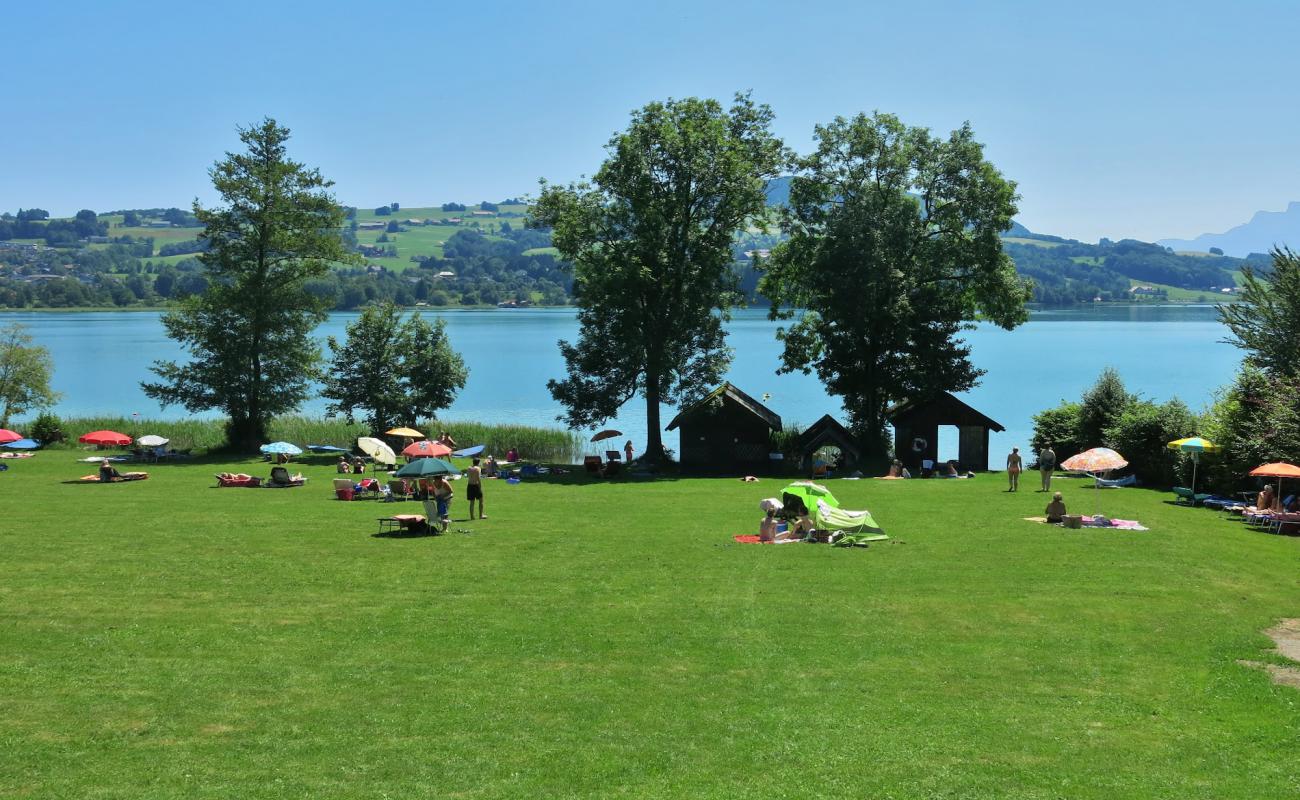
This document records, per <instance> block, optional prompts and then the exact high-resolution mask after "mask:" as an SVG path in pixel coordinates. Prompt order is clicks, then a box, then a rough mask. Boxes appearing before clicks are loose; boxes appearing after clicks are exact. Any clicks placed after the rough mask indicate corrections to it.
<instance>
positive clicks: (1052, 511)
mask: <svg viewBox="0 0 1300 800" xmlns="http://www.w3.org/2000/svg"><path fill="white" fill-rule="evenodd" d="M1043 513H1044V514H1046V515H1047V521H1048V522H1051V523H1056V522H1060V521H1061V520H1063V519H1065V513H1066V512H1065V501H1064V500H1062V499H1061V493H1060V492H1057V493H1056V494H1054V495H1052V502H1050V503H1048V504H1047V508H1046V509H1044V510H1043Z"/></svg>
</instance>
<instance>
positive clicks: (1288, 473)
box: [1250, 461, 1300, 499]
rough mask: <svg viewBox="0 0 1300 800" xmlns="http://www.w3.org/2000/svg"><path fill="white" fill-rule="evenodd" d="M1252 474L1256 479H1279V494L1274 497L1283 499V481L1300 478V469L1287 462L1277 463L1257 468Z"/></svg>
mask: <svg viewBox="0 0 1300 800" xmlns="http://www.w3.org/2000/svg"><path fill="white" fill-rule="evenodd" d="M1250 474H1251V475H1253V476H1254V477H1256V478H1277V494H1276V495H1274V497H1277V498H1278V499H1281V498H1282V496H1283V495H1282V480H1283V479H1284V478H1300V467H1297V466H1296V465H1295V464H1288V463H1286V462H1285V461H1275V462H1274V463H1272V464H1264V465H1262V466H1258V467H1255V468H1254V469H1252V470H1251V471H1250Z"/></svg>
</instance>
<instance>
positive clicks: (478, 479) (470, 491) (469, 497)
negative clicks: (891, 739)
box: [465, 458, 487, 519]
mask: <svg viewBox="0 0 1300 800" xmlns="http://www.w3.org/2000/svg"><path fill="white" fill-rule="evenodd" d="M478 464H479V460H478V459H477V458H475V459H474V463H473V465H472V466H471V467H470V468H469V469H467V470H465V476H466V481H465V500H466V501H468V502H469V518H470V519H474V501H475V500H477V501H478V516H479V519H487V514H484V513H483V469H482V467H480V466H479V465H478Z"/></svg>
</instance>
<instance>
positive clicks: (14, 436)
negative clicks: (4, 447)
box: [0, 428, 23, 444]
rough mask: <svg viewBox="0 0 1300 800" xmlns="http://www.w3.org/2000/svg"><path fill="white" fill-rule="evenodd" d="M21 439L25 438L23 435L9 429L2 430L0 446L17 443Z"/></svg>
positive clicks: (0, 432)
mask: <svg viewBox="0 0 1300 800" xmlns="http://www.w3.org/2000/svg"><path fill="white" fill-rule="evenodd" d="M21 438H23V435H22V434H21V433H15V432H14V431H11V430H9V429H8V428H0V444H7V443H9V442H16V441H18V440H19V439H21Z"/></svg>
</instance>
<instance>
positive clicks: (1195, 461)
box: [1192, 453, 1201, 505]
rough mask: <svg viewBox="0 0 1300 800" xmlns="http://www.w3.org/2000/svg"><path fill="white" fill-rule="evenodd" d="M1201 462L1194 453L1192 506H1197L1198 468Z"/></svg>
mask: <svg viewBox="0 0 1300 800" xmlns="http://www.w3.org/2000/svg"><path fill="white" fill-rule="evenodd" d="M1200 462H1201V460H1200V459H1199V458H1197V457H1196V453H1192V505H1195V504H1196V467H1197V466H1198V465H1199V464H1200Z"/></svg>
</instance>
